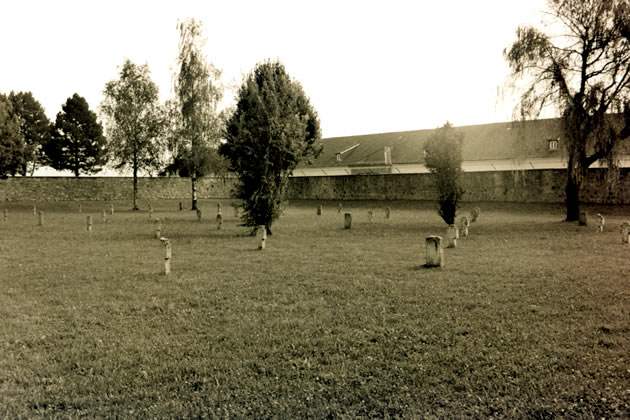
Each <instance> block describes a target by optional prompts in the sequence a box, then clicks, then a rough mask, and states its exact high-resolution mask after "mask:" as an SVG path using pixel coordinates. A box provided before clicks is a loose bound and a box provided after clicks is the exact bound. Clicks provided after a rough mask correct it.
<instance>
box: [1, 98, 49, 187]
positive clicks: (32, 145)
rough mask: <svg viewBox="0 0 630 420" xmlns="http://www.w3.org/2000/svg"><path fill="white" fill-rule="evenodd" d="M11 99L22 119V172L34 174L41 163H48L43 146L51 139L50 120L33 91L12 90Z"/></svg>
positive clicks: (14, 110) (18, 116)
mask: <svg viewBox="0 0 630 420" xmlns="http://www.w3.org/2000/svg"><path fill="white" fill-rule="evenodd" d="M9 100H10V101H11V104H12V105H13V112H14V113H15V115H16V116H17V118H18V119H19V120H20V133H21V135H22V139H23V141H24V147H23V156H22V158H21V160H22V164H21V167H20V173H21V174H22V175H27V174H28V173H30V174H31V175H32V174H33V172H34V171H35V169H37V167H38V166H39V165H42V164H45V163H46V160H45V156H44V155H43V147H44V146H45V145H46V143H48V141H49V139H50V120H49V119H48V117H47V116H46V113H45V112H44V108H43V107H42V105H41V104H40V103H39V102H38V101H37V100H36V99H35V98H34V97H33V94H32V93H31V92H18V93H14V92H11V93H10V94H9Z"/></svg>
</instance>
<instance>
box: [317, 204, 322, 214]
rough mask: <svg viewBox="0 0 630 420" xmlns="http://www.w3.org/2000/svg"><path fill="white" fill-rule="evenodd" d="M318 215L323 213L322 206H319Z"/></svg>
mask: <svg viewBox="0 0 630 420" xmlns="http://www.w3.org/2000/svg"><path fill="white" fill-rule="evenodd" d="M317 215H318V216H321V215H322V206H317Z"/></svg>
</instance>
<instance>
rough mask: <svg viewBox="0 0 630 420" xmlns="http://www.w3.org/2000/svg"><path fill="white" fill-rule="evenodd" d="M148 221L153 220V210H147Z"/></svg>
mask: <svg viewBox="0 0 630 420" xmlns="http://www.w3.org/2000/svg"><path fill="white" fill-rule="evenodd" d="M149 219H151V220H153V209H152V208H151V209H149Z"/></svg>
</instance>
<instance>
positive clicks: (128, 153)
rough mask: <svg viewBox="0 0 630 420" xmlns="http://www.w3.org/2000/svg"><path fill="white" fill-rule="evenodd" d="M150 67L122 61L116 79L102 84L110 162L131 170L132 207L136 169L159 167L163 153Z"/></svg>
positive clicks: (161, 120) (162, 114) (161, 117)
mask: <svg viewBox="0 0 630 420" xmlns="http://www.w3.org/2000/svg"><path fill="white" fill-rule="evenodd" d="M158 93H159V91H158V87H157V85H156V84H155V83H154V82H153V80H151V76H150V71H149V66H148V65H147V64H144V65H141V66H138V65H136V64H134V63H133V62H132V61H131V60H129V59H127V60H125V62H124V64H123V66H122V68H121V69H120V75H119V78H118V79H117V80H112V81H110V82H108V83H107V84H106V85H105V89H104V91H103V94H104V96H105V99H104V100H103V102H102V104H101V113H102V115H103V116H104V117H105V120H106V129H107V138H108V151H109V156H110V161H112V162H114V165H115V167H116V168H117V169H121V168H129V167H130V168H131V169H132V170H133V208H134V210H137V209H138V204H137V189H138V188H137V186H138V182H137V178H138V171H139V170H143V171H147V172H149V173H151V172H154V171H157V170H159V169H160V168H161V167H162V165H163V162H162V157H163V152H164V146H165V144H164V133H165V128H166V123H165V118H166V115H165V112H164V109H163V107H162V106H161V105H160V103H159V95H158Z"/></svg>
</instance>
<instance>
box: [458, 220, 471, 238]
mask: <svg viewBox="0 0 630 420" xmlns="http://www.w3.org/2000/svg"><path fill="white" fill-rule="evenodd" d="M460 225H461V230H462V237H464V238H466V237H467V236H468V225H469V223H468V217H466V216H462V218H461V219H460Z"/></svg>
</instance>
